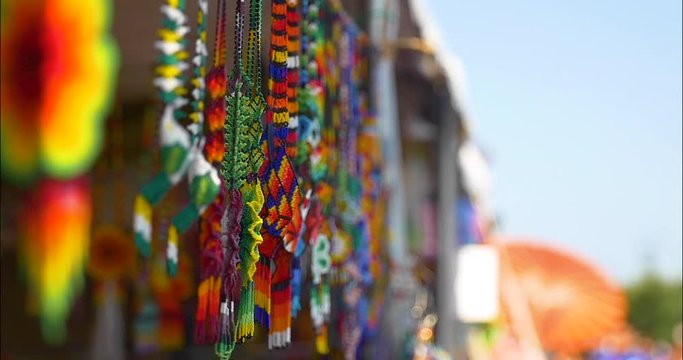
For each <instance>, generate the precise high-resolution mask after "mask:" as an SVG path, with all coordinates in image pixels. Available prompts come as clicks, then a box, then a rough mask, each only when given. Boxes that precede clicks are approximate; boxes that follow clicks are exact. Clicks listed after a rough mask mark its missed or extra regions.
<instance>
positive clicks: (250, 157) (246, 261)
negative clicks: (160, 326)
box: [216, 0, 265, 358]
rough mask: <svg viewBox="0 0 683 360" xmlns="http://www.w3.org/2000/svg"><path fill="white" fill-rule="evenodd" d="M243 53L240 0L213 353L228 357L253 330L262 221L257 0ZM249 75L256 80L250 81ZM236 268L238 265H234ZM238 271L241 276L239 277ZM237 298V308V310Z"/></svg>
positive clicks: (227, 134)
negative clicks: (218, 321)
mask: <svg viewBox="0 0 683 360" xmlns="http://www.w3.org/2000/svg"><path fill="white" fill-rule="evenodd" d="M249 32H250V33H249V45H248V54H247V63H248V71H247V74H245V73H244V69H243V60H242V59H243V45H242V44H243V42H244V39H243V38H244V0H239V1H238V2H237V8H236V23H235V46H234V60H235V62H234V66H233V70H232V72H231V73H230V77H229V83H230V89H231V91H230V94H229V96H228V98H227V122H226V124H225V149H226V156H225V159H224V161H223V169H222V172H223V177H224V179H225V183H226V185H227V189H228V195H229V197H230V206H229V207H228V208H227V209H226V213H225V221H224V229H223V230H224V231H225V232H226V233H227V234H226V237H225V239H224V241H225V243H226V245H227V246H224V249H225V250H226V254H225V255H226V258H227V259H228V261H229V262H227V263H226V268H225V281H224V295H223V302H222V303H221V335H220V339H219V343H218V344H217V347H216V353H217V354H218V355H219V357H221V358H229V357H230V355H231V353H232V351H233V349H234V345H235V343H236V342H242V341H244V340H246V339H247V338H249V337H251V336H252V335H253V333H254V290H253V281H252V279H253V274H254V273H255V271H256V262H257V261H258V259H259V254H258V252H257V251H256V249H257V246H258V244H260V243H261V242H262V237H261V235H260V228H261V224H262V220H261V218H260V217H259V216H258V211H259V210H260V208H261V207H262V205H263V201H264V199H263V194H262V192H261V188H260V183H259V181H258V177H257V176H256V171H257V169H258V166H259V165H260V162H261V161H262V159H263V155H262V154H261V152H260V151H261V149H260V146H259V135H260V133H262V127H261V115H262V114H263V110H264V109H265V101H264V100H263V95H262V94H261V92H260V71H261V67H260V60H259V56H258V54H260V34H261V3H260V1H252V2H251V6H250V30H249ZM251 76H254V77H255V78H258V79H259V84H257V85H255V84H252V82H251ZM238 270H239V271H238ZM240 277H241V282H240V281H239V278H240ZM235 303H238V305H237V312H236V313H235V310H234V308H235Z"/></svg>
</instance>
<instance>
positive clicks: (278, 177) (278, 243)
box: [255, 0, 301, 348]
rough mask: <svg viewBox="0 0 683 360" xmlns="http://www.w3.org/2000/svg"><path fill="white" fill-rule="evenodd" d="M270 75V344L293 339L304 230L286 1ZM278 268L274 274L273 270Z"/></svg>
mask: <svg viewBox="0 0 683 360" xmlns="http://www.w3.org/2000/svg"><path fill="white" fill-rule="evenodd" d="M271 14H272V22H271V44H270V47H271V49H270V56H271V63H270V78H269V80H268V90H269V93H268V98H267V111H266V127H265V129H264V130H265V131H264V136H263V138H262V141H261V144H262V147H263V152H264V155H265V161H264V163H263V165H262V166H261V169H260V171H259V176H260V177H261V181H262V186H263V193H264V195H265V199H266V202H265V205H264V207H263V209H262V210H261V217H262V218H263V228H262V231H261V233H262V235H263V243H262V244H261V245H260V246H259V252H260V253H261V259H260V260H259V263H258V264H257V271H256V278H255V281H256V292H257V293H256V298H255V301H256V320H257V321H258V322H259V323H261V324H264V325H266V326H268V328H269V336H268V345H269V348H278V347H284V346H287V345H288V344H289V343H290V341H291V330H290V328H291V284H290V277H291V258H292V256H291V252H293V251H294V250H295V248H296V243H297V240H298V237H299V231H300V228H301V212H300V211H301V210H300V205H301V193H300V192H299V186H298V183H297V180H296V176H295V174H294V169H293V167H292V164H291V163H290V161H289V159H288V158H287V155H286V144H287V136H288V132H289V129H288V125H289V112H288V104H287V103H288V97H287V57H288V52H287V4H286V2H285V1H284V0H274V1H273V3H272V12H271ZM271 266H273V267H274V272H273V273H272V274H271V272H270V268H271Z"/></svg>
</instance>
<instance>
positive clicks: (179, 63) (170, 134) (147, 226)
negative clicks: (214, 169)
mask: <svg viewBox="0 0 683 360" xmlns="http://www.w3.org/2000/svg"><path fill="white" fill-rule="evenodd" d="M184 9H185V1H184V0H180V1H177V0H167V1H166V4H165V5H163V6H162V7H161V12H162V14H163V15H164V21H163V27H162V29H161V30H160V31H159V36H160V38H161V39H160V40H159V41H157V42H156V43H155V47H156V48H157V49H158V50H159V51H160V53H161V54H160V62H159V65H158V66H157V67H156V69H155V73H156V75H157V78H155V79H154V85H155V86H156V87H157V88H158V90H159V93H160V99H161V103H162V115H161V128H160V142H161V147H162V149H161V162H162V172H161V173H159V174H157V175H156V176H155V177H154V178H153V179H152V180H151V181H150V182H148V183H147V184H145V185H144V186H143V187H142V189H141V190H140V193H139V194H138V195H137V196H136V198H135V218H134V229H135V243H136V245H137V246H138V249H139V250H140V252H141V253H142V254H143V255H144V256H146V257H149V256H150V255H151V252H152V247H151V236H152V224H151V219H152V207H153V206H155V205H157V204H158V203H159V202H160V201H161V199H163V197H164V196H165V195H166V193H167V192H168V191H169V190H170V189H171V187H172V186H173V185H175V184H177V183H178V182H179V181H180V179H181V178H182V177H183V175H184V174H185V172H186V170H187V168H188V166H189V164H190V156H189V155H190V135H189V134H188V133H187V132H186V131H185V129H183V127H182V126H181V125H180V124H179V123H178V119H180V118H181V117H182V116H183V114H182V111H181V108H182V107H183V106H184V105H185V104H186V103H187V100H186V99H185V98H184V97H183V96H184V95H185V93H186V90H185V88H184V87H183V84H184V83H185V78H184V75H183V73H184V71H185V70H186V69H187V67H188V65H187V63H186V62H185V59H187V56H188V55H187V52H186V51H185V45H186V44H185V43H186V40H185V35H186V34H187V32H188V31H189V28H188V27H187V26H186V22H187V17H186V16H185V14H184V12H183V11H184Z"/></svg>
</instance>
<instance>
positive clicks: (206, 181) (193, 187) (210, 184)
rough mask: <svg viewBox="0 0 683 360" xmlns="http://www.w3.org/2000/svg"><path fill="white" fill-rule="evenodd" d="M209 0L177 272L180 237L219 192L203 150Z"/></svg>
mask: <svg viewBox="0 0 683 360" xmlns="http://www.w3.org/2000/svg"><path fill="white" fill-rule="evenodd" d="M208 6H209V5H208V2H207V0H198V16H197V39H196V41H195V56H194V58H193V60H192V63H193V64H194V78H193V79H192V86H193V90H192V97H193V99H192V113H191V114H190V119H191V120H192V123H191V124H190V125H189V126H188V130H189V132H190V138H191V141H192V144H193V146H192V164H191V165H190V168H189V169H188V174H187V175H188V183H189V186H190V204H188V205H187V206H185V208H183V210H181V212H180V213H179V214H177V215H176V216H175V217H173V220H172V222H171V227H170V228H169V230H168V242H167V248H166V249H167V250H166V256H167V257H168V259H169V261H168V268H169V273H170V274H171V275H174V274H175V273H176V272H177V269H178V261H177V252H178V240H179V239H178V237H179V236H180V235H181V234H183V233H184V232H185V231H186V230H187V229H188V228H189V227H190V225H192V223H194V221H195V220H196V219H197V218H198V217H199V216H200V214H202V213H204V211H205V210H206V209H207V207H208V206H209V205H210V204H211V203H212V202H213V201H214V199H216V197H217V196H218V193H219V191H220V184H221V181H220V178H219V177H218V171H217V170H216V168H214V167H213V166H211V164H210V163H209V162H208V161H207V159H206V158H205V157H204V154H203V153H202V149H203V147H204V142H205V138H204V134H203V132H204V93H205V89H206V86H205V82H204V77H205V75H206V58H207V57H208V53H207V50H206V12H207V11H208Z"/></svg>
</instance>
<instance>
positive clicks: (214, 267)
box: [194, 0, 227, 344]
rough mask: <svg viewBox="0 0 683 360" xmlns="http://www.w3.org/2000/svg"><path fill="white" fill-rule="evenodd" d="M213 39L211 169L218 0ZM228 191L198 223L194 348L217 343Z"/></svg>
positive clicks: (220, 116)
mask: <svg viewBox="0 0 683 360" xmlns="http://www.w3.org/2000/svg"><path fill="white" fill-rule="evenodd" d="M216 16H217V21H216V39H215V43H214V56H213V63H212V68H211V70H210V71H209V73H208V75H207V76H206V89H207V90H208V98H209V100H208V104H207V108H206V120H207V124H208V131H209V134H208V135H207V142H206V144H205V146H204V155H205V156H206V159H207V161H209V162H210V163H211V164H212V166H213V167H214V168H217V167H219V166H220V164H221V162H222V160H223V153H224V151H223V131H224V130H223V127H224V123H225V95H226V89H227V78H226V74H225V36H226V33H225V24H226V19H225V16H226V4H225V0H218V12H217V15H216ZM226 201H227V191H226V189H225V186H221V188H220V193H219V196H218V197H217V198H216V199H215V200H214V201H213V203H212V204H211V205H210V206H209V208H208V209H207V210H206V211H205V212H204V214H203V215H202V218H201V221H200V232H199V243H200V248H201V254H200V256H201V259H200V264H201V274H200V278H201V282H200V284H199V292H198V304H197V311H196V313H195V319H196V324H195V334H194V340H195V343H197V344H213V343H216V342H217V341H218V336H219V322H220V303H221V293H222V289H223V268H224V262H225V257H224V254H223V249H222V243H221V230H222V227H221V220H222V218H223V213H224V211H225V205H224V204H225V203H226Z"/></svg>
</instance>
